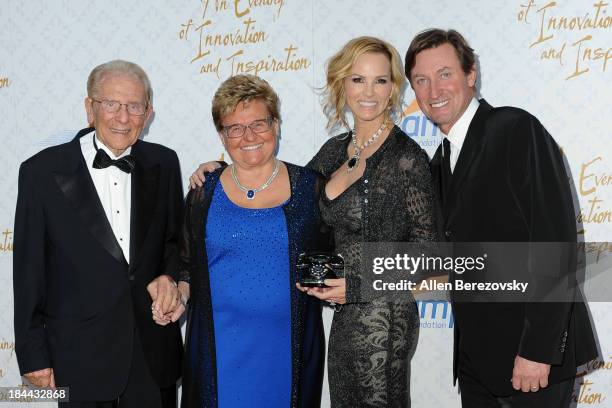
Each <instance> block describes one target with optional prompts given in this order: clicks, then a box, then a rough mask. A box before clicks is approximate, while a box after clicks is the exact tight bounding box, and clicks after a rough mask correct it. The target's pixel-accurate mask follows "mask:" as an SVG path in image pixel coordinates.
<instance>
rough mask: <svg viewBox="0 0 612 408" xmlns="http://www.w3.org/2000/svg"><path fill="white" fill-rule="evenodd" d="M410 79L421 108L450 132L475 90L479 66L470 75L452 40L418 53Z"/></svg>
mask: <svg viewBox="0 0 612 408" xmlns="http://www.w3.org/2000/svg"><path fill="white" fill-rule="evenodd" d="M410 83H411V85H412V89H413V90H414V93H415V95H416V99H417V103H418V104H419V107H420V108H421V111H422V112H423V113H424V114H425V115H426V116H427V117H428V118H429V119H430V120H431V121H432V122H434V123H435V124H437V125H438V126H439V127H440V129H441V130H442V132H444V133H445V134H448V132H449V131H450V129H451V128H452V126H453V125H454V124H455V123H456V122H457V120H459V118H460V117H461V115H463V112H465V110H466V109H467V107H468V105H469V104H470V101H471V100H472V98H473V97H474V94H475V87H474V86H475V84H476V67H472V70H471V71H470V72H469V73H468V74H467V75H466V73H465V72H463V69H462V68H461V63H460V62H459V58H458V57H457V53H456V52H455V48H453V46H452V45H451V44H448V43H445V44H442V45H440V46H438V47H435V48H429V49H426V50H423V51H421V52H419V53H418V54H417V55H416V59H415V64H414V68H412V70H411V72H410Z"/></svg>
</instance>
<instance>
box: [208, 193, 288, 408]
mask: <svg viewBox="0 0 612 408" xmlns="http://www.w3.org/2000/svg"><path fill="white" fill-rule="evenodd" d="M287 251H288V242H287V225H286V223H285V215H284V213H283V209H282V207H281V206H278V207H274V208H263V209H250V208H243V207H239V206H237V205H236V204H234V203H233V202H231V201H230V200H229V198H228V197H227V195H226V194H225V191H224V190H223V186H222V184H221V183H219V184H217V187H216V189H215V192H214V194H213V199H212V203H211V207H210V210H209V212H208V221H207V228H206V252H207V253H208V270H209V274H210V275H209V276H210V289H211V298H212V309H213V320H214V322H215V340H216V345H217V382H218V385H217V387H218V395H219V397H218V398H219V407H228V408H229V407H236V408H238V407H247V406H248V407H287V406H289V397H290V391H291V309H290V306H291V304H290V299H289V291H288V290H287V288H288V286H289V285H290V284H291V282H289V260H288V259H287Z"/></svg>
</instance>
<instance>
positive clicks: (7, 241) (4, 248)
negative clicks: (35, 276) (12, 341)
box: [0, 228, 13, 349]
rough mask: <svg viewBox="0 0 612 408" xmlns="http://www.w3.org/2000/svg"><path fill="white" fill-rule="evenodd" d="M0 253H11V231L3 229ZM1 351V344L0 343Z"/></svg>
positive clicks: (0, 238) (0, 239)
mask: <svg viewBox="0 0 612 408" xmlns="http://www.w3.org/2000/svg"><path fill="white" fill-rule="evenodd" d="M0 252H13V231H12V230H11V229H9V228H5V229H4V231H2V236H1V237H0ZM0 349H2V343H0Z"/></svg>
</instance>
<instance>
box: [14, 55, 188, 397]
mask: <svg viewBox="0 0 612 408" xmlns="http://www.w3.org/2000/svg"><path fill="white" fill-rule="evenodd" d="M87 93H88V96H87V98H86V99H85V109H86V111H87V119H88V121H89V124H90V125H91V126H93V127H92V128H88V129H84V130H81V131H80V132H79V133H78V134H77V135H76V137H75V138H74V140H72V141H71V142H69V143H65V144H62V145H59V146H54V147H51V148H48V149H45V150H43V151H42V152H40V153H38V154H36V155H34V156H33V157H31V158H29V159H28V160H26V161H25V162H24V163H23V164H22V165H21V168H20V171H19V194H18V199H17V210H16V216H15V253H14V266H13V282H14V295H15V296H14V299H15V343H16V353H17V361H18V364H19V368H20V372H21V374H22V375H23V376H24V377H25V378H26V379H27V380H28V381H29V382H30V383H31V384H32V385H34V386H38V387H48V386H51V387H56V386H57V387H68V388H69V394H70V402H68V403H64V404H63V403H60V406H66V407H87V408H91V407H104V408H106V407H117V406H118V407H164V408H165V407H174V406H176V381H177V379H178V378H179V376H180V370H181V354H182V342H181V334H180V330H179V326H178V324H177V323H174V322H176V320H177V319H178V317H179V316H180V314H181V313H182V312H183V310H184V305H183V304H182V301H181V297H180V294H179V292H178V290H177V288H176V284H175V281H174V278H173V277H172V276H174V275H175V274H176V273H177V261H178V254H177V248H178V245H177V243H178V234H179V230H180V225H181V222H182V211H183V194H182V188H181V179H180V169H179V164H178V159H177V156H176V154H175V153H174V151H172V150H170V149H168V148H166V147H163V146H161V145H157V144H153V143H147V142H144V141H142V140H139V136H140V134H141V132H142V129H143V127H144V126H145V125H146V124H147V121H148V120H149V118H150V117H151V113H152V111H153V109H152V106H151V86H150V82H149V79H148V78H147V75H146V73H145V72H144V71H143V70H142V69H141V68H140V67H139V66H138V65H136V64H133V63H130V62H127V61H119V60H118V61H111V62H109V63H106V64H102V65H100V66H98V67H96V68H95V69H94V70H93V71H92V72H91V74H90V75H89V79H88V82H87ZM154 317H155V319H156V320H157V321H158V322H159V323H160V324H156V322H155V321H154ZM168 320H172V321H173V323H171V324H166V323H167V321H168Z"/></svg>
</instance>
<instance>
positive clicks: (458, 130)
mask: <svg viewBox="0 0 612 408" xmlns="http://www.w3.org/2000/svg"><path fill="white" fill-rule="evenodd" d="M478 106H480V103H479V102H478V100H477V99H476V98H472V100H471V101H470V104H469V105H468V106H467V108H466V109H465V112H463V115H461V117H460V118H459V120H458V121H457V122H455V124H454V125H453V127H452V128H451V130H450V131H449V132H448V135H446V134H444V132H442V135H443V136H444V137H446V138H448V141H449V142H450V144H451V145H453V147H455V148H456V149H457V151H460V150H461V147H462V146H463V142H464V141H465V137H466V136H467V131H468V128H469V127H470V123H472V119H474V115H476V111H477V110H478Z"/></svg>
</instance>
